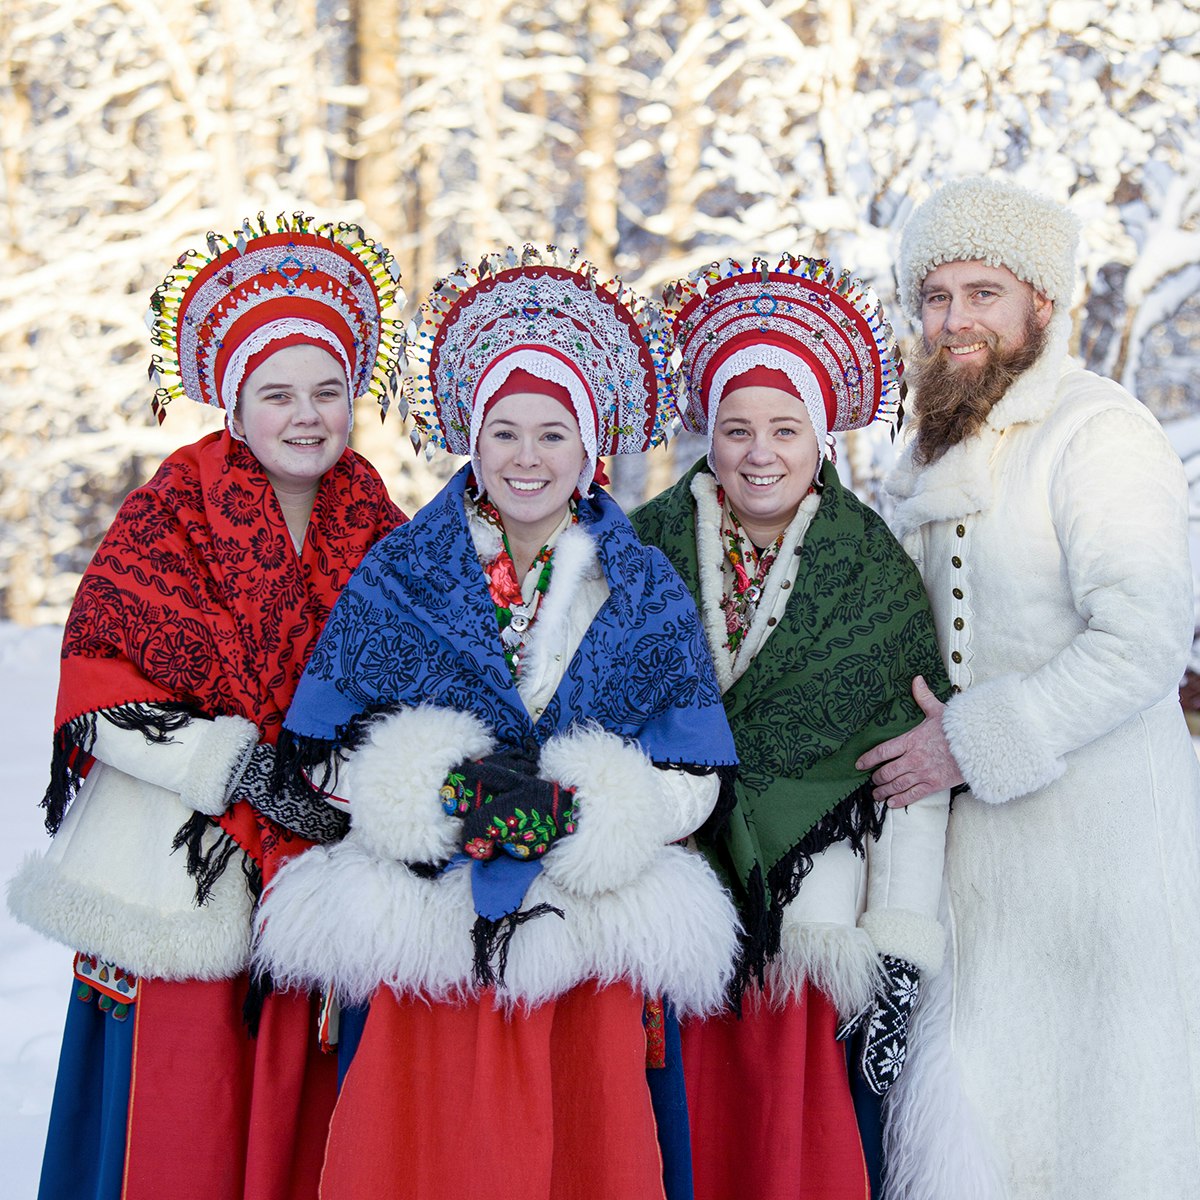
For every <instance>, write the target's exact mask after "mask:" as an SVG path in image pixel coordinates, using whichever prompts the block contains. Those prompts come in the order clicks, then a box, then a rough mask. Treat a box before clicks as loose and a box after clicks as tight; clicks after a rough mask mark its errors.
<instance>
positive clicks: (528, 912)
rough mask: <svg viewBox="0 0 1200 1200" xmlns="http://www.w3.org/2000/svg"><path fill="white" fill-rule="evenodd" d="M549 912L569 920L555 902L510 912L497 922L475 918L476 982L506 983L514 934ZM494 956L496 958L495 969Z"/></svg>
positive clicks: (472, 938) (484, 984)
mask: <svg viewBox="0 0 1200 1200" xmlns="http://www.w3.org/2000/svg"><path fill="white" fill-rule="evenodd" d="M550 913H553V914H554V915H555V916H556V917H559V918H560V919H562V920H565V919H566V917H565V915H564V913H563V910H562V909H561V908H555V907H554V905H553V904H535V905H534V906H533V908H527V909H522V910H521V911H519V912H514V913H509V914H508V916H506V917H501V918H500V919H499V920H498V921H493V920H491V919H490V918H488V917H482V916H480V917H476V918H475V924H474V926H473V927H472V929H471V941H472V943H473V944H474V946H475V982H476V983H478V984H479V986H480V987H490V986H491V985H492V984H496V983H503V982H504V973H505V972H506V971H507V970H508V951H509V949H510V947H511V946H512V940H513V934H515V933H516V932H517V929H518V927H519V926H521V925H524V924H525V922H526V921H532V920H533V919H534V917H545V916H548V915H549V914H550ZM493 959H495V960H496V966H495V968H494V969H493V967H492V960H493Z"/></svg>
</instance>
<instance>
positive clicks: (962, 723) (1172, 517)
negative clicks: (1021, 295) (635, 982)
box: [889, 316, 1200, 1200]
mask: <svg viewBox="0 0 1200 1200" xmlns="http://www.w3.org/2000/svg"><path fill="white" fill-rule="evenodd" d="M1067 328H1068V327H1067V321H1066V317H1065V316H1056V317H1055V318H1054V321H1053V322H1052V324H1051V327H1050V339H1049V343H1048V346H1047V349H1046V351H1044V353H1043V355H1042V357H1041V358H1040V359H1039V361H1038V363H1036V364H1035V365H1034V367H1033V368H1032V369H1030V371H1028V372H1027V373H1026V374H1025V375H1024V376H1022V377H1021V378H1020V379H1019V380H1018V381H1017V383H1016V384H1015V385H1014V386H1013V387H1012V389H1011V390H1010V391H1009V393H1008V394H1007V395H1006V396H1005V397H1004V398H1003V399H1002V400H1001V401H1000V402H999V403H998V404H997V405H996V407H995V409H994V410H993V411H992V414H991V416H990V417H989V419H988V421H987V423H986V425H985V426H984V428H983V429H982V430H981V431H980V432H978V433H977V434H975V435H974V436H972V437H971V438H969V439H967V440H966V441H965V442H963V443H962V444H960V445H958V446H956V447H953V448H952V449H951V450H950V451H948V452H947V453H946V454H945V455H944V457H942V458H941V459H939V460H938V461H937V462H936V463H934V464H933V465H932V466H929V467H928V468H926V469H924V470H914V468H913V464H912V459H911V450H909V451H906V452H905V454H904V455H903V456H902V458H901V459H900V461H899V463H898V464H897V467H896V469H895V471H894V472H893V475H892V477H891V479H890V480H889V490H890V491H891V492H892V494H893V495H894V496H895V497H896V500H897V504H896V510H895V527H896V530H897V533H898V534H899V536H900V537H901V540H902V541H903V543H904V545H905V547H906V549H908V551H909V553H910V554H911V555H912V556H913V558H914V559H915V560H916V562H917V565H918V566H919V567H920V569H921V572H922V575H923V577H924V579H925V582H926V586H927V588H928V591H929V596H930V601H931V604H932V607H933V612H934V617H935V621H936V623H937V628H938V635H939V640H940V643H941V646H942V649H943V651H944V653H945V655H946V659H947V664H948V666H949V670H950V678H951V682H952V683H954V684H956V685H957V686H958V687H960V688H962V689H963V691H962V693H961V694H960V695H957V696H955V697H954V698H953V699H952V700H951V701H950V703H949V705H948V706H947V709H946V714H945V721H944V724H945V729H946V733H947V736H948V739H949V742H950V745H951V748H952V749H953V751H954V754H955V757H956V758H957V760H958V762H959V764H960V766H961V768H962V771H963V774H964V776H965V778H966V780H967V782H968V784H969V785H970V787H971V790H970V792H968V793H967V794H965V795H962V796H960V797H959V798H958V799H957V800H956V801H955V803H954V807H953V810H952V813H951V817H950V825H949V835H948V842H947V861H946V883H947V904H948V919H949V922H950V926H951V949H952V956H953V971H952V972H951V971H946V972H943V980H944V989H943V994H941V995H940V996H939V995H935V996H931V997H928V998H927V1003H925V1004H923V1010H924V1011H923V1013H922V1016H921V1019H920V1021H918V1023H917V1028H916V1030H915V1031H914V1043H913V1046H912V1049H911V1051H910V1057H909V1062H908V1066H907V1067H906V1069H905V1072H904V1075H903V1076H902V1078H901V1081H900V1083H899V1084H898V1085H897V1088H896V1090H895V1092H894V1093H893V1096H892V1099H891V1123H890V1127H889V1139H890V1149H891V1158H892V1168H893V1173H894V1182H893V1187H892V1190H891V1191H889V1197H890V1198H891V1200H935V1198H936V1200H960V1198H961V1197H968V1196H970V1197H979V1198H980V1200H984V1198H986V1197H989V1196H995V1195H1003V1196H1007V1197H1009V1198H1010V1200H1050V1198H1053V1200H1134V1198H1143V1197H1144V1198H1145V1200H1167V1198H1170V1200H1184V1198H1185V1197H1191V1196H1195V1195H1196V1194H1197V1193H1198V1191H1200V950H1198V947H1200V827H1198V825H1200V771H1198V770H1197V762H1196V756H1195V754H1194V753H1193V751H1192V747H1191V744H1190V740H1189V737H1188V732H1187V728H1186V725H1185V723H1184V720H1183V715H1182V713H1181V711H1180V707H1179V701H1178V696H1177V690H1176V689H1177V687H1178V684H1179V680H1180V677H1181V675H1182V673H1183V670H1184V665H1185V662H1186V659H1187V654H1188V647H1189V644H1190V642H1191V638H1192V631H1193V613H1192V576H1191V570H1190V567H1189V562H1188V546H1187V491H1186V486H1185V481H1184V477H1183V471H1182V469H1181V466H1180V463H1179V460H1178V458H1177V456H1176V455H1175V453H1174V451H1173V450H1172V448H1171V446H1170V445H1169V443H1168V442H1167V440H1166V438H1165V436H1164V435H1163V433H1162V431H1161V429H1159V427H1158V425H1157V423H1156V422H1155V421H1154V419H1153V417H1151V415H1150V414H1149V412H1148V411H1147V410H1146V409H1145V408H1144V407H1143V406H1142V405H1140V404H1139V403H1138V402H1137V401H1136V400H1134V399H1133V397H1131V396H1130V395H1129V394H1128V393H1127V392H1125V391H1124V390H1123V389H1121V388H1120V387H1119V386H1117V385H1116V384H1114V383H1111V382H1109V381H1107V380H1104V379H1101V378H1099V377H1098V376H1096V375H1094V374H1091V373H1090V372H1087V371H1084V370H1082V369H1081V368H1080V367H1078V366H1077V365H1075V364H1073V363H1071V362H1070V361H1068V360H1067V359H1066V357H1065V346H1066V334H1067ZM964 1101H965V1104H964ZM971 1110H973V1113H974V1117H975V1119H976V1120H977V1122H978V1125H977V1128H976V1129H975V1130H974V1132H973V1134H972V1136H978V1138H979V1141H978V1142H976V1143H973V1144H974V1145H976V1148H977V1151H978V1152H977V1153H970V1152H967V1151H964V1149H963V1147H964V1145H965V1144H966V1143H964V1142H963V1141H962V1137H963V1136H964V1135H963V1134H962V1133H960V1131H959V1126H958V1125H957V1124H956V1114H957V1115H958V1116H963V1115H965V1114H967V1113H969V1112H970V1111H971ZM989 1157H991V1159H992V1162H993V1166H994V1167H995V1173H994V1175H993V1176H991V1177H990V1178H989V1172H988V1169H987V1159H988V1158H989Z"/></svg>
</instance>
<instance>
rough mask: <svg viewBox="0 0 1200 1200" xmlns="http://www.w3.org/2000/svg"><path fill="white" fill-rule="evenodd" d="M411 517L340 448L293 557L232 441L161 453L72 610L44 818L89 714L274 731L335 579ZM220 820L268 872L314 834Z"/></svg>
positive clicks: (73, 774) (262, 485)
mask: <svg viewBox="0 0 1200 1200" xmlns="http://www.w3.org/2000/svg"><path fill="white" fill-rule="evenodd" d="M405 519H406V518H405V517H404V514H403V513H402V512H401V511H400V510H399V509H398V508H397V507H396V506H395V505H394V504H393V503H392V501H391V500H390V499H389V497H388V494H387V490H386V488H385V487H384V485H383V481H382V480H381V479H380V478H379V476H378V474H377V473H376V472H375V469H374V468H373V467H372V466H371V465H370V464H369V463H368V462H367V461H366V460H365V459H364V458H361V457H360V456H359V455H357V454H356V453H354V451H352V450H346V451H345V453H344V454H343V455H342V456H341V458H340V459H338V461H337V462H336V463H335V464H334V466H333V467H332V468H331V469H330V470H329V471H328V472H327V473H326V475H325V477H324V478H323V479H322V481H321V487H320V490H319V492H318V494H317V499H316V503H315V505H314V507H313V512H312V517H311V519H310V521H309V524H308V529H307V532H306V533H305V537H304V545H303V549H302V552H301V553H300V554H299V555H297V554H296V552H295V549H294V548H293V545H292V541H291V535H290V534H289V533H288V529H287V526H286V524H285V523H284V519H283V514H282V512H281V510H280V508H279V504H278V502H277V501H276V499H275V493H274V490H273V489H272V487H271V484H270V482H269V480H268V479H267V477H266V474H265V473H264V472H263V470H262V467H261V466H260V465H259V463H258V460H257V459H256V458H255V457H254V455H253V454H252V453H251V452H250V450H249V449H248V448H247V447H246V446H245V445H243V444H242V443H241V442H237V441H234V440H233V439H232V438H230V436H229V434H228V433H227V432H222V433H219V434H210V435H208V436H207V437H204V438H202V439H201V440H200V441H198V442H196V443H194V444H193V445H190V446H184V447H183V448H182V449H180V450H177V451H176V452H175V453H174V454H172V455H171V456H170V457H169V458H167V459H166V460H165V461H164V462H163V464H162V466H161V467H160V468H159V469H158V472H157V473H156V474H155V476H154V478H153V479H151V480H150V482H149V483H147V484H146V485H145V486H143V487H140V488H138V489H137V490H136V491H134V492H132V493H131V494H130V495H129V497H128V498H127V499H126V500H125V503H124V504H123V505H122V506H121V508H120V511H119V512H118V513H117V516H116V519H115V520H114V521H113V523H112V526H111V528H110V529H109V531H108V533H107V534H106V535H105V537H104V540H103V541H102V542H101V543H100V547H99V549H98V550H97V551H96V554H95V557H94V558H93V559H92V562H91V564H90V565H89V566H88V569H87V571H86V572H85V573H84V576H83V579H82V580H81V582H80V585H79V590H78V592H77V593H76V596H75V603H74V605H73V606H72V608H71V615H70V617H69V619H68V621H67V626H66V630H65V633H64V637H63V649H62V672H61V676H60V679H59V689H58V708H57V712H56V715H55V729H56V739H55V743H56V749H55V767H54V773H55V775H57V776H58V777H59V778H57V779H52V780H51V785H50V790H49V791H48V792H47V807H48V809H49V813H48V817H47V824H48V825H51V826H54V825H56V824H57V822H58V821H60V820H61V819H62V815H63V811H64V810H65V806H66V803H67V802H68V800H69V797H70V794H71V792H72V791H73V790H74V786H77V784H78V779H79V775H80V774H81V773H82V771H81V770H80V767H82V770H86V763H81V762H80V761H79V760H80V754H79V751H81V750H82V751H84V752H86V751H87V750H88V748H89V747H88V745H87V744H86V742H87V741H88V740H89V739H88V738H87V737H86V729H87V728H88V725H89V722H88V721H87V719H86V718H87V715H88V714H91V713H95V712H98V711H100V710H102V709H112V708H119V707H121V706H124V705H156V706H157V705H165V706H167V707H169V708H179V709H183V710H186V711H190V712H195V713H199V714H201V715H203V716H205V717H216V716H223V715H236V716H242V717H246V718H248V719H249V720H251V721H253V722H254V723H255V724H256V725H257V726H258V728H259V730H260V732H261V736H262V739H263V740H264V741H267V742H271V743H273V742H274V741H275V740H276V738H277V737H278V735H279V730H280V728H281V727H282V725H283V717H284V713H285V712H286V711H287V707H288V704H289V703H290V702H291V699H292V693H293V692H294V691H295V689H296V684H297V682H298V681H299V679H300V675H301V673H302V671H303V670H304V665H305V663H306V662H307V661H308V656H309V653H310V651H311V650H312V648H313V646H314V644H315V643H316V640H317V638H318V636H319V635H320V633H321V630H322V628H323V627H324V624H325V619H326V617H327V616H328V615H329V611H330V609H331V608H332V607H333V603H334V601H335V600H336V599H337V596H338V593H339V592H340V591H341V590H342V588H343V586H344V585H345V583H346V581H347V580H348V579H349V578H350V575H351V573H352V572H353V570H354V568H355V567H356V566H357V565H358V563H359V560H360V559H361V558H362V556H363V555H364V554H365V553H366V552H367V550H369V549H370V547H371V546H372V545H374V543H375V542H376V541H378V539H379V538H380V537H382V536H383V535H384V534H385V533H387V532H388V531H389V530H391V529H393V528H395V526H397V525H399V524H401V523H402V522H403V521H404V520H405ZM56 786H57V789H58V794H57V811H56V794H55V793H56ZM220 824H221V826H222V827H223V828H224V830H225V832H226V833H228V834H229V835H230V837H232V838H233V840H234V841H235V842H236V843H237V844H238V845H239V846H240V847H241V848H242V849H243V850H244V851H245V852H246V853H247V854H248V855H250V856H251V858H252V859H253V860H254V862H255V863H256V864H257V865H258V866H259V867H260V868H264V874H265V876H266V878H268V879H269V878H270V876H271V874H272V873H273V870H272V869H271V868H273V867H274V866H275V865H277V863H278V862H279V861H282V858H284V857H286V856H288V855H289V854H293V853H295V852H296V851H298V850H300V849H303V848H304V847H306V846H307V845H308V843H307V842H305V841H304V839H302V838H300V837H298V836H297V835H296V834H293V833H291V832H289V831H288V830H285V829H283V828H281V827H280V826H278V825H276V824H275V823H274V822H272V821H270V820H268V819H267V818H265V817H263V816H261V815H260V814H258V813H255V812H254V811H253V810H252V809H251V808H250V807H249V805H247V804H245V803H238V804H236V805H235V806H234V807H233V808H232V809H231V810H230V811H229V812H227V813H225V815H223V816H222V817H221V818H220Z"/></svg>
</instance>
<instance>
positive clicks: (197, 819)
mask: <svg viewBox="0 0 1200 1200" xmlns="http://www.w3.org/2000/svg"><path fill="white" fill-rule="evenodd" d="M213 828H215V829H217V830H219V833H218V836H217V837H216V839H215V840H214V841H213V842H212V843H211V844H210V845H209V846H207V847H206V846H205V845H204V837H205V834H206V833H207V832H208V831H209V829H213ZM185 848H186V850H187V873H188V876H189V878H191V879H194V880H195V881H196V904H197V906H198V907H203V906H204V905H205V904H207V903H208V901H209V900H210V899H211V898H212V893H213V888H214V887H215V886H216V882H217V880H218V879H220V878H221V876H222V875H224V874H225V868H226V867H228V866H229V860H230V859H231V858H232V857H233V856H234V855H235V854H236V853H237V852H238V851H239V850H240V849H241V847H240V846H239V845H238V844H237V842H236V841H234V839H233V838H232V837H230V835H229V834H228V833H226V832H225V831H224V830H223V829H221V826H220V823H219V822H218V821H217V820H216V819H215V818H213V817H210V816H207V815H206V814H204V813H201V812H194V813H192V815H191V816H190V817H188V819H187V820H186V821H184V823H183V824H182V825H181V826H180V827H179V831H178V833H176V834H175V837H174V838H173V839H172V840H171V851H172V852H174V851H176V850H181V849H185ZM242 873H243V874H244V875H245V877H246V891H247V892H249V894H250V898H251V900H253V901H254V902H255V903H257V902H258V898H259V897H260V896H261V895H262V888H263V879H262V868H261V867H260V866H259V865H258V863H256V862H255V861H254V859H253V858H252V857H251V856H250V855H248V854H246V855H243V856H242Z"/></svg>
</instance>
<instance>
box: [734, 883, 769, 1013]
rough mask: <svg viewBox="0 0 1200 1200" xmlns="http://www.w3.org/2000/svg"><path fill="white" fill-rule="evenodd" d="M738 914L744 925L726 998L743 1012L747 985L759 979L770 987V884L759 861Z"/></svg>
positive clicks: (747, 884) (736, 1011) (761, 983)
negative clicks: (768, 902)
mask: <svg viewBox="0 0 1200 1200" xmlns="http://www.w3.org/2000/svg"><path fill="white" fill-rule="evenodd" d="M738 916H739V918H740V919H741V928H740V929H739V930H738V942H737V953H736V955H735V956H734V960H733V978H732V979H730V981H729V989H728V991H727V992H726V996H725V998H726V1005H727V1007H728V1008H729V1011H730V1012H732V1013H735V1014H737V1015H738V1016H741V1013H742V999H743V997H744V996H745V994H746V989H747V988H748V987H749V986H750V985H751V984H752V983H756V984H757V985H758V987H759V989H760V990H762V989H763V988H765V987H766V971H767V947H768V944H769V936H770V928H771V922H770V913H769V911H768V908H767V888H766V884H765V883H764V882H763V873H762V866H761V864H759V863H755V864H754V866H753V867H751V868H750V874H749V876H748V878H747V879H746V898H745V901H744V902H743V903H742V904H741V905H740V906H739V911H738ZM776 937H777V938H778V934H776Z"/></svg>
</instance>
